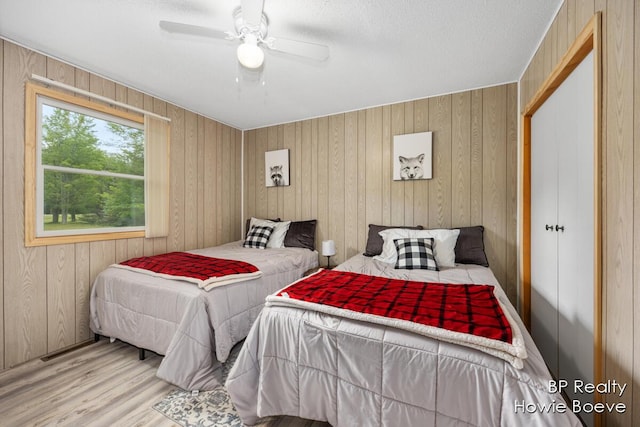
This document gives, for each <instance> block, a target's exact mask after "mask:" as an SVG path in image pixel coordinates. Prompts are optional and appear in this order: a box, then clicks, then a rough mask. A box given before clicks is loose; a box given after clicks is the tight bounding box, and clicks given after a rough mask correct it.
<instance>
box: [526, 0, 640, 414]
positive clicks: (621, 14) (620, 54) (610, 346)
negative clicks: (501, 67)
mask: <svg viewBox="0 0 640 427" xmlns="http://www.w3.org/2000/svg"><path fill="white" fill-rule="evenodd" d="M597 11H602V27H603V28H602V34H603V46H602V49H603V56H602V61H603V81H602V86H603V104H602V113H603V122H602V144H603V148H602V153H601V157H602V165H603V166H602V167H603V169H602V177H603V180H602V192H603V198H602V203H603V206H602V219H603V224H602V233H603V254H602V258H603V259H602V265H603V277H602V286H603V295H602V297H603V313H602V315H603V316H602V318H603V343H604V348H603V349H602V350H603V352H604V354H603V356H604V372H603V379H604V380H605V381H606V380H616V381H618V382H619V383H623V384H626V385H627V389H626V391H625V392H624V394H623V396H622V397H619V396H617V395H605V396H604V399H605V400H606V401H607V402H608V403H618V402H621V403H624V404H626V406H627V410H626V411H625V412H624V413H622V414H617V413H614V414H606V415H605V417H604V423H605V425H606V426H637V425H640V398H638V396H639V395H640V310H639V308H640V180H639V179H638V176H640V150H639V149H637V148H635V149H634V146H636V147H637V146H640V0H625V1H622V0H565V2H564V4H563V5H562V7H561V9H560V11H559V13H558V15H557V16H556V18H555V20H554V22H553V24H552V26H551V27H550V29H549V31H548V33H547V34H546V36H545V38H544V40H543V42H542V44H541V46H540V48H539V49H538V51H537V52H536V54H535V56H534V57H533V59H532V61H531V62H530V64H529V66H528V68H527V69H526V71H525V73H524V75H523V77H522V79H521V81H520V85H521V86H520V90H521V96H520V101H521V104H520V108H521V109H523V108H524V106H525V105H526V104H527V103H528V102H529V100H530V99H531V97H532V96H533V95H534V93H535V91H536V90H537V88H538V87H539V86H540V84H541V83H542V81H543V80H544V79H545V78H546V76H547V75H548V74H549V73H550V72H551V69H552V67H553V66H554V65H555V64H556V63H557V62H558V60H559V59H560V57H561V56H562V55H563V54H564V52H565V51H566V49H567V47H568V46H569V45H570V43H571V42H572V41H573V40H574V39H575V37H576V35H577V34H578V33H579V32H580V30H581V29H582V28H583V27H584V25H585V24H586V23H587V21H588V20H589V19H590V18H591V16H592V15H593V14H594V13H595V12H597ZM636 142H638V144H636Z"/></svg>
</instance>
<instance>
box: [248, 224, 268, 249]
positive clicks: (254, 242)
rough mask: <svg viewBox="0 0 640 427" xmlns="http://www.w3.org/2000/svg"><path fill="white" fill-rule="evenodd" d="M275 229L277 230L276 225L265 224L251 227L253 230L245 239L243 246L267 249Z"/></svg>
mask: <svg viewBox="0 0 640 427" xmlns="http://www.w3.org/2000/svg"><path fill="white" fill-rule="evenodd" d="M273 230H275V228H274V227H267V226H264V225H257V226H254V227H251V230H249V233H248V234H247V238H246V239H244V243H243V244H242V246H244V247H245V248H257V249H266V248H267V242H268V241H269V236H271V233H273Z"/></svg>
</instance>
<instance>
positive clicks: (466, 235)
mask: <svg viewBox="0 0 640 427" xmlns="http://www.w3.org/2000/svg"><path fill="white" fill-rule="evenodd" d="M459 230H460V235H459V236H458V241H457V242H456V248H455V253H456V263H458V264H477V265H481V266H483V267H489V261H487V254H485V252H484V238H483V234H484V227H483V226H481V225H476V226H473V227H460V228H459Z"/></svg>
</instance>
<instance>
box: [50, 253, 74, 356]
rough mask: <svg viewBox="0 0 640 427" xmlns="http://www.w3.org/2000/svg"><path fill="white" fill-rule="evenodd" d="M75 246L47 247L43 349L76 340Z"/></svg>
mask: <svg viewBox="0 0 640 427" xmlns="http://www.w3.org/2000/svg"><path fill="white" fill-rule="evenodd" d="M75 261H76V260H75V246H74V245H73V244H69V245H55V246H49V247H47V265H46V266H47V353H52V352H55V351H58V350H60V349H63V348H65V347H68V346H71V345H73V344H75V342H76V310H75V306H76V292H75V291H76V290H75Z"/></svg>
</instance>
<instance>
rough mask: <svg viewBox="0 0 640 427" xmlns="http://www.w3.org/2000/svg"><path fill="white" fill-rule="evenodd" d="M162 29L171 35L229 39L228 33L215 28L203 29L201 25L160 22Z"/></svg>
mask: <svg viewBox="0 0 640 427" xmlns="http://www.w3.org/2000/svg"><path fill="white" fill-rule="evenodd" d="M160 28H162V29H163V30H165V31H167V32H169V33H180V34H189V35H193V36H201V37H210V38H214V39H227V38H229V35H228V34H227V32H225V31H222V30H217V29H215V28H209V27H201V26H199V25H191V24H183V23H180V22H173V21H160Z"/></svg>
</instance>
